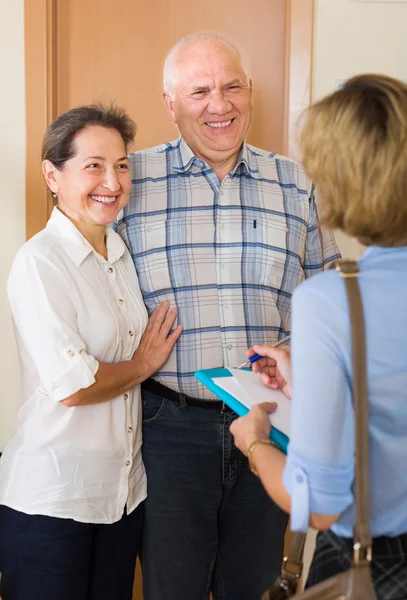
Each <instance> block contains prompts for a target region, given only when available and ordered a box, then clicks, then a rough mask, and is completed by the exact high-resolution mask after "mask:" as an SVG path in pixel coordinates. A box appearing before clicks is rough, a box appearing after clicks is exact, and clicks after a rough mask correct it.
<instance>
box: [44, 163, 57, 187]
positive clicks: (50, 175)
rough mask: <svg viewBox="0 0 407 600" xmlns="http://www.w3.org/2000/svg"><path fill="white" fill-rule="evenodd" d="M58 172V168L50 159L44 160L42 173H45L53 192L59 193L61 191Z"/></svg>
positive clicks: (46, 181) (47, 182) (46, 180)
mask: <svg viewBox="0 0 407 600" xmlns="http://www.w3.org/2000/svg"><path fill="white" fill-rule="evenodd" d="M58 173H59V171H58V169H57V168H56V166H55V165H53V164H52V162H51V161H50V160H43V161H42V174H43V175H44V179H45V183H46V184H47V186H48V187H49V189H50V190H51V192H52V193H53V194H58V191H59V182H58Z"/></svg>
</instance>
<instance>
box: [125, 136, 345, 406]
mask: <svg viewBox="0 0 407 600" xmlns="http://www.w3.org/2000/svg"><path fill="white" fill-rule="evenodd" d="M130 162H131V168H132V174H133V186H132V192H131V195H130V200H129V203H128V204H127V206H126V207H125V209H124V210H123V212H122V214H121V215H119V220H118V227H117V228H118V231H119V233H120V234H121V235H122V237H123V238H124V240H125V241H126V243H127V244H128V247H129V249H130V252H131V255H132V257H133V260H134V264H135V266H136V269H137V273H138V276H139V282H140V288H141V291H142V294H143V297H144V301H145V303H146V305H147V308H148V311H149V312H151V311H153V310H154V308H155V307H156V306H157V305H159V304H160V303H161V302H163V301H164V300H168V301H169V302H170V304H171V306H176V307H177V308H178V311H179V314H178V319H179V322H180V323H181V324H182V325H183V333H182V335H181V337H180V339H179V341H178V343H177V344H176V346H175V348H174V351H173V353H172V355H171V356H170V358H169V360H168V361H167V363H166V364H165V365H164V366H163V368H162V369H161V370H160V372H159V373H157V374H156V376H155V379H157V381H160V382H161V383H163V384H164V385H166V386H168V387H170V388H172V389H174V390H176V391H179V392H182V393H184V394H186V395H189V396H194V397H198V398H213V395H212V394H211V393H210V392H209V391H208V390H207V389H206V388H204V387H203V386H202V385H201V384H200V383H199V382H198V381H197V380H196V379H195V377H194V373H195V371H196V370H197V369H210V368H215V367H222V366H231V367H235V366H237V365H238V364H240V363H241V362H243V361H244V360H245V358H246V356H245V350H247V348H249V347H250V346H252V345H253V344H255V343H264V342H271V343H272V342H275V341H276V340H277V339H279V338H281V337H282V336H284V335H286V334H288V333H289V332H290V314H291V295H292V293H293V291H294V289H295V288H296V287H297V285H298V284H299V283H301V281H302V280H303V279H304V278H305V277H309V276H310V275H314V274H315V273H319V272H320V271H322V270H323V269H324V268H326V267H327V266H328V265H329V263H330V262H331V261H332V260H334V259H336V258H338V257H339V253H338V249H337V246H336V244H335V241H334V238H333V235H332V233H330V232H329V231H326V230H323V229H320V228H319V227H318V224H317V208H316V204H315V197H314V186H313V185H312V183H311V182H310V181H309V180H308V179H307V178H306V176H305V174H304V171H303V169H302V167H301V166H300V165H299V164H298V163H296V162H295V161H293V160H290V159H288V158H285V157H283V156H279V155H276V154H270V153H269V152H265V151H264V150H259V149H257V148H254V147H253V146H249V145H248V144H246V143H244V144H243V147H242V150H241V152H240V155H239V159H238V161H237V164H236V167H235V168H234V169H233V171H231V172H230V173H229V174H228V175H227V176H226V177H225V178H224V180H223V181H222V182H221V183H219V180H218V178H217V176H216V174H215V173H214V171H213V170H212V169H211V168H210V167H209V166H208V165H207V164H206V163H205V162H204V161H202V160H200V159H199V158H197V157H196V156H195V155H194V154H193V152H192V150H191V149H190V148H189V147H188V146H187V144H186V143H185V141H184V140H183V139H182V138H180V139H178V140H176V141H174V142H171V143H168V144H164V145H162V146H157V147H155V148H150V149H148V150H143V151H141V152H136V153H134V154H131V155H130Z"/></svg>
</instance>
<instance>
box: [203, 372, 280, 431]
mask: <svg viewBox="0 0 407 600" xmlns="http://www.w3.org/2000/svg"><path fill="white" fill-rule="evenodd" d="M229 371H230V372H231V373H232V375H233V377H216V378H215V379H214V380H213V381H214V383H216V385H218V386H219V387H220V388H222V389H223V390H225V391H226V392H228V393H229V394H230V395H231V396H233V397H234V398H236V400H239V402H241V403H242V404H244V406H246V407H247V408H249V409H250V408H252V406H254V405H255V404H260V403H262V402H276V403H277V409H276V410H275V412H273V413H272V414H271V415H270V422H271V424H272V425H273V427H276V429H279V430H280V431H282V432H283V433H285V435H287V436H288V437H290V411H291V400H289V399H288V398H287V397H286V396H285V395H284V394H283V392H282V391H281V390H270V389H269V388H267V387H266V386H265V385H264V384H263V383H262V382H261V380H260V378H259V376H258V375H257V374H256V373H253V372H252V371H245V370H242V369H229Z"/></svg>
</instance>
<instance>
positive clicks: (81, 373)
mask: <svg viewBox="0 0 407 600" xmlns="http://www.w3.org/2000/svg"><path fill="white" fill-rule="evenodd" d="M65 353H66V356H67V357H68V358H69V360H70V362H71V366H70V368H69V369H68V371H65V373H63V374H62V375H59V376H58V377H56V378H55V379H53V380H52V382H51V386H50V387H51V389H50V396H51V398H52V400H55V401H56V402H60V401H61V400H65V398H69V396H72V394H75V393H76V392H78V391H79V390H82V389H85V388H87V387H90V386H91V385H93V384H94V383H95V381H96V379H95V374H96V373H97V370H98V369H99V362H98V361H97V360H96V358H94V357H93V356H90V355H89V354H86V352H84V351H81V352H78V350H76V348H75V347H74V346H67V347H66V348H65Z"/></svg>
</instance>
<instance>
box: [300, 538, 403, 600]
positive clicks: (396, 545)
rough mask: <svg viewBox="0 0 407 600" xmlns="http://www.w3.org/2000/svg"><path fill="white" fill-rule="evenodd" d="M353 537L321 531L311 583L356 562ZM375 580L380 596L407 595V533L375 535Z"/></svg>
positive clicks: (391, 599)
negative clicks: (393, 535)
mask: <svg viewBox="0 0 407 600" xmlns="http://www.w3.org/2000/svg"><path fill="white" fill-rule="evenodd" d="M352 546H353V541H352V540H350V539H347V538H341V537H338V536H337V535H335V534H334V533H332V531H324V532H322V533H320V534H319V535H318V538H317V546H316V550H315V555H314V559H313V561H312V565H311V570H310V574H309V577H308V581H307V587H311V586H312V585H316V584H317V583H320V582H321V581H324V580H325V579H328V578H329V577H333V576H334V575H337V574H338V573H341V572H343V571H347V570H348V569H349V568H350V567H351V566H352V557H353V548H352ZM372 576H373V584H374V587H375V591H376V596H377V600H406V598H407V535H406V534H404V535H401V536H397V537H393V538H390V537H378V538H374V539H373V560H372Z"/></svg>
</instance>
